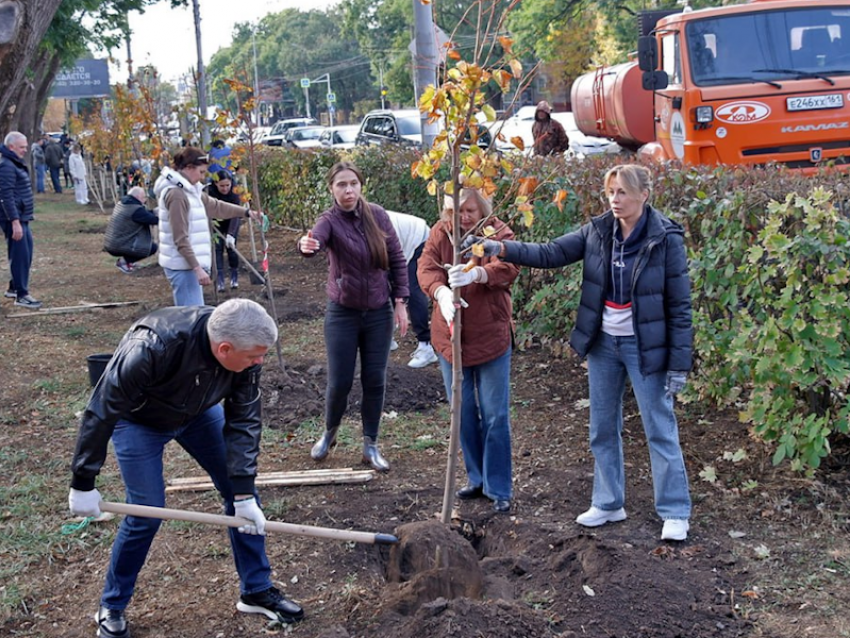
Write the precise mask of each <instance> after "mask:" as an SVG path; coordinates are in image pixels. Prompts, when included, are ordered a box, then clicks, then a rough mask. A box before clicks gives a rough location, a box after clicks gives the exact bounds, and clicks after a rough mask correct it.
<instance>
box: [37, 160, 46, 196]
mask: <svg viewBox="0 0 850 638" xmlns="http://www.w3.org/2000/svg"><path fill="white" fill-rule="evenodd" d="M46 174H47V164H36V165H35V190H36V192H38V193H43V192H44V176H45V175H46Z"/></svg>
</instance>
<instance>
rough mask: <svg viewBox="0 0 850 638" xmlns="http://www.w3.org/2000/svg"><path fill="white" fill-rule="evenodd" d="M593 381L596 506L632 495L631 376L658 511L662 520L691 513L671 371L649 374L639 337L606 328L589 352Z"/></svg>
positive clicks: (616, 504)
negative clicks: (628, 481) (626, 402)
mask: <svg viewBox="0 0 850 638" xmlns="http://www.w3.org/2000/svg"><path fill="white" fill-rule="evenodd" d="M587 370H588V378H589V383H590V450H591V452H593V458H594V460H595V464H594V468H593V500H592V504H593V505H594V506H595V507H598V508H599V509H603V510H616V509H620V508H621V507H623V504H624V502H625V496H626V488H625V470H624V468H623V436H622V435H623V395H624V392H625V386H626V378H627V377H628V379H629V381H630V382H631V384H632V389H633V390H634V393H635V398H636V399H637V403H638V408H639V409H640V416H641V420H642V421H643V429H644V432H645V433H646V440H647V443H648V446H649V460H650V463H651V465H652V483H653V486H654V488H655V510H656V512H658V515H659V516H660V517H661V518H662V519H665V520H666V519H670V518H679V519H687V518H689V517H690V515H691V497H690V495H689V493H688V475H687V473H686V472H685V460H684V458H683V457H682V448H681V447H680V445H679V428H678V425H677V424H676V415H675V413H674V412H673V399H672V398H669V397H667V396H665V395H666V391H665V390H664V385H665V381H666V378H667V373H666V371H663V372H658V373H656V374H651V375H649V376H643V375H642V374H641V372H640V360H639V354H638V348H637V339H636V338H635V337H612V336H611V335H608V334H605V333H600V334H599V336H598V337H597V339H596V343H595V344H594V345H593V348H591V350H590V352H589V353H588V355H587Z"/></svg>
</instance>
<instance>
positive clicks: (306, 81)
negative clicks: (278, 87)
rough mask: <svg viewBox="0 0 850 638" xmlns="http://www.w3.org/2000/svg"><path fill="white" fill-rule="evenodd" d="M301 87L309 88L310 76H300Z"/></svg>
mask: <svg viewBox="0 0 850 638" xmlns="http://www.w3.org/2000/svg"><path fill="white" fill-rule="evenodd" d="M301 88H302V89H309V88H310V78H301Z"/></svg>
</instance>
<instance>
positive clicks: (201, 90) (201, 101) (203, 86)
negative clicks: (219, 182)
mask: <svg viewBox="0 0 850 638" xmlns="http://www.w3.org/2000/svg"><path fill="white" fill-rule="evenodd" d="M192 10H193V12H194V14H195V44H196V45H197V48H198V81H197V83H196V84H197V87H198V111H200V114H199V115H200V123H201V146H202V147H203V148H209V146H210V129H209V127H208V126H207V74H206V71H205V70H204V56H203V53H202V52H201V9H200V7H199V6H198V0H192Z"/></svg>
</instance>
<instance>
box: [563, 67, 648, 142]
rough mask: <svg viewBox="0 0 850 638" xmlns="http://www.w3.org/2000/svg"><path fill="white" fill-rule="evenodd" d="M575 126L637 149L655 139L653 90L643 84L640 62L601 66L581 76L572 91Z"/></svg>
mask: <svg viewBox="0 0 850 638" xmlns="http://www.w3.org/2000/svg"><path fill="white" fill-rule="evenodd" d="M570 98H571V100H572V106H573V115H574V117H575V121H576V126H578V128H579V130H580V131H581V132H582V133H584V134H585V135H594V136H597V137H609V138H611V139H613V140H614V141H615V142H617V143H618V144H619V145H620V146H623V147H626V148H630V149H632V150H637V148H638V147H640V146H642V145H644V144H646V143H648V142H652V141H653V140H654V139H655V127H654V124H653V117H654V112H653V104H652V92H651V91H645V90H644V89H643V86H642V85H641V70H640V69H639V68H638V65H637V63H635V62H627V63H625V64H618V65H616V66H610V67H600V68H598V69H597V70H596V71H593V72H591V73H585V74H584V75H582V76H579V77H578V78H577V79H576V81H575V82H573V86H572V89H571V91H570Z"/></svg>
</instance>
